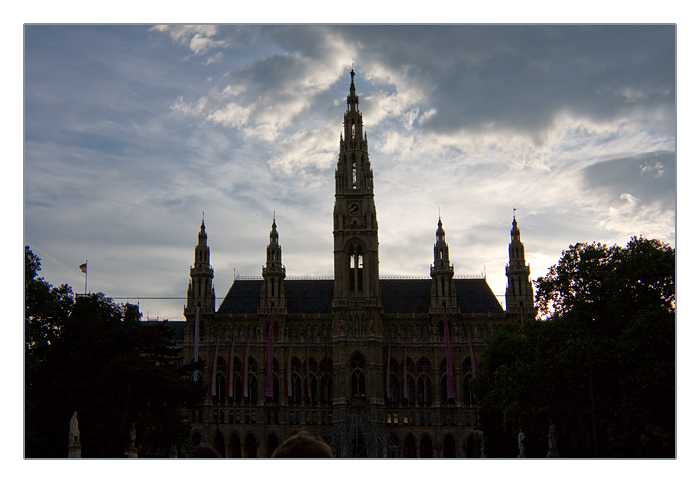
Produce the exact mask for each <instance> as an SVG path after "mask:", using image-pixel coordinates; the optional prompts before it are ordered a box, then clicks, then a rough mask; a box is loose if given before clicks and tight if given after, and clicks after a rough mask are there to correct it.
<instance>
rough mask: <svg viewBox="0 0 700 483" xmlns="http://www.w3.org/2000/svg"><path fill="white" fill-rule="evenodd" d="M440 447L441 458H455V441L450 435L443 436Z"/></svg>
mask: <svg viewBox="0 0 700 483" xmlns="http://www.w3.org/2000/svg"><path fill="white" fill-rule="evenodd" d="M442 447H443V453H442V455H443V457H445V458H456V457H457V444H456V443H455V439H454V438H453V437H452V435H451V434H448V435H447V436H445V439H444V440H443V441H442Z"/></svg>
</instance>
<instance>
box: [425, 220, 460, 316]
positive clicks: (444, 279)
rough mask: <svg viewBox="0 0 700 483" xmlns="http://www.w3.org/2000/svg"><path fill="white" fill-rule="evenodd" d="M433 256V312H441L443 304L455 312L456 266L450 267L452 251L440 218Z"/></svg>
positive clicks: (431, 274)
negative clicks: (454, 279)
mask: <svg viewBox="0 0 700 483" xmlns="http://www.w3.org/2000/svg"><path fill="white" fill-rule="evenodd" d="M433 256H434V259H433V264H432V265H431V266H430V276H431V277H432V279H433V284H432V288H431V291H430V306H431V311H433V312H438V311H441V310H442V306H443V303H444V304H445V307H446V308H447V310H448V311H450V310H455V309H456V308H457V294H456V290H455V284H454V281H453V278H454V265H450V251H449V247H448V246H447V242H446V241H445V230H444V229H443V228H442V218H440V217H438V227H437V230H436V231H435V246H434V248H433Z"/></svg>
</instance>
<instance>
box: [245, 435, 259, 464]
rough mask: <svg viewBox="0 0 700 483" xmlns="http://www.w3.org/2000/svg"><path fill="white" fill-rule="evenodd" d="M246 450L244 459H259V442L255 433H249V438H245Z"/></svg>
mask: <svg viewBox="0 0 700 483" xmlns="http://www.w3.org/2000/svg"><path fill="white" fill-rule="evenodd" d="M244 450H245V453H244V455H243V457H244V458H257V457H258V440H257V439H256V438H255V435H254V434H253V433H248V436H246V437H245V447H244Z"/></svg>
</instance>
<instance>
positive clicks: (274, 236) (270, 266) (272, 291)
mask: <svg viewBox="0 0 700 483" xmlns="http://www.w3.org/2000/svg"><path fill="white" fill-rule="evenodd" d="M262 275H263V279H264V283H263V284H262V288H261V291H260V307H261V310H263V311H264V312H269V311H271V310H273V309H272V307H273V306H274V311H275V312H276V313H284V311H285V291H284V278H285V276H286V269H285V268H284V265H282V247H281V246H280V244H279V233H277V220H276V218H275V216H274V215H273V217H272V228H271V229H270V244H269V245H268V246H267V260H266V262H265V266H263V269H262Z"/></svg>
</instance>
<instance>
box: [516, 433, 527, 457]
mask: <svg viewBox="0 0 700 483" xmlns="http://www.w3.org/2000/svg"><path fill="white" fill-rule="evenodd" d="M524 441H525V433H523V430H522V429H521V430H520V434H518V450H520V454H519V455H518V458H525V443H524Z"/></svg>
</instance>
